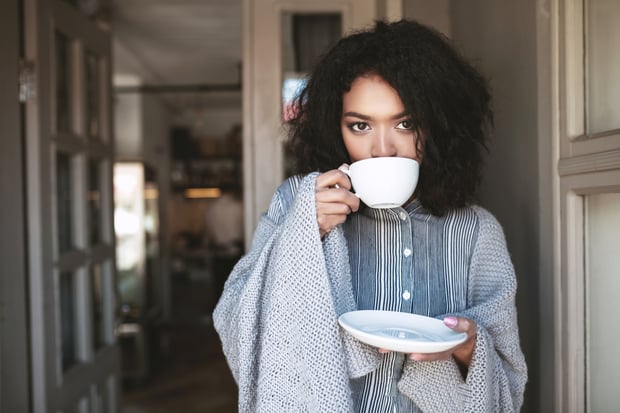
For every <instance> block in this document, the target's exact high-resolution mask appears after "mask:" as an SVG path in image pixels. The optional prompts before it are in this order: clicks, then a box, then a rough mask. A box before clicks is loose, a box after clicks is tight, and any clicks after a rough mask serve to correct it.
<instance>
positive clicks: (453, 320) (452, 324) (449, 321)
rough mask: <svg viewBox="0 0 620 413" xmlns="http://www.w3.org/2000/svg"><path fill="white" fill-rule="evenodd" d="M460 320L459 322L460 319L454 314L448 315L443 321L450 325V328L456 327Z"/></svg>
mask: <svg viewBox="0 0 620 413" xmlns="http://www.w3.org/2000/svg"><path fill="white" fill-rule="evenodd" d="M458 322H459V321H458V320H457V319H456V317H452V316H448V317H445V318H444V319H443V323H444V324H445V325H447V326H448V327H450V328H454V327H456V325H457V324H458Z"/></svg>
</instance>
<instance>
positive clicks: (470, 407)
mask: <svg viewBox="0 0 620 413" xmlns="http://www.w3.org/2000/svg"><path fill="white" fill-rule="evenodd" d="M489 101H490V96H489V93H488V90H487V86H486V83H485V81H484V79H483V78H482V77H481V76H480V74H479V73H478V72H477V71H476V70H475V69H474V68H473V67H472V66H470V65H469V64H468V63H467V62H466V61H464V60H463V59H462V58H461V57H460V56H459V55H458V53H457V52H456V51H455V50H454V49H453V48H452V47H451V46H450V45H449V44H448V42H447V41H446V40H445V39H444V38H443V37H442V36H441V35H440V34H438V33H436V32H435V31H433V30H431V29H429V28H427V27H424V26H422V25H420V24H418V23H415V22H407V21H401V22H398V23H392V24H386V23H381V22H379V23H377V24H376V26H375V27H374V28H373V29H372V30H369V31H365V32H360V33H356V34H353V35H351V36H348V37H346V38H344V39H342V40H341V41H340V42H339V43H338V44H337V45H336V46H335V47H334V48H333V49H332V50H331V51H329V52H328V53H327V54H326V55H325V56H324V58H323V59H322V60H321V61H320V62H319V64H318V65H317V67H316V69H315V70H314V72H313V73H312V75H311V77H310V79H309V82H308V84H307V86H306V87H305V89H304V90H303V91H302V92H301V94H300V95H299V97H298V99H297V100H296V106H295V108H296V112H295V117H294V119H293V120H292V122H291V124H290V135H291V143H292V148H293V150H294V153H295V158H296V161H297V167H298V170H299V172H300V175H297V176H295V177H292V178H289V179H288V180H287V181H286V182H285V183H283V184H282V185H281V186H280V188H278V190H277V191H276V194H275V195H274V198H273V200H272V203H271V205H270V208H269V211H268V212H267V214H266V215H265V216H263V218H262V220H261V223H260V224H259V227H258V228H257V231H256V233H255V238H254V241H253V245H252V247H251V249H250V252H249V253H248V255H247V256H246V257H244V258H243V259H242V260H241V261H240V262H239V263H238V264H237V266H236V267H235V270H234V271H233V273H232V274H231V277H230V279H229V281H228V282H227V285H226V290H225V293H224V295H223V297H222V300H221V301H220V303H219V304H218V308H217V309H216V313H215V320H216V328H217V329H218V332H219V333H220V336H221V337H222V341H223V344H224V350H225V353H226V356H227V359H228V361H229V364H230V366H231V368H232V370H233V373H234V375H235V378H236V379H237V383H238V384H239V390H240V393H239V396H240V401H239V408H240V411H287V412H288V411H317V412H324V411H338V412H339V411H356V412H373V413H374V412H418V411H437V412H452V411H455V412H460V411H472V412H481V411H488V412H497V411H518V410H519V409H520V407H521V404H522V401H523V391H524V386H525V382H526V379H527V372H526V366H525V362H524V358H523V354H522V352H521V349H520V346H519V338H518V331H517V325H516V310H515V305H514V295H515V290H516V280H515V276H514V271H513V268H512V264H511V262H510V258H509V255H508V252H507V250H506V245H505V240H504V236H503V233H502V230H501V227H500V226H499V224H498V223H497V221H496V220H495V219H494V218H493V216H492V215H491V214H489V213H488V212H487V211H485V210H484V209H482V208H481V207H478V206H475V205H474V204H473V203H472V201H473V198H474V193H475V190H476V188H477V185H478V183H479V181H480V176H481V169H482V161H483V154H484V152H485V150H486V139H487V127H488V126H489V124H490V122H491V110H490V107H489ZM379 156H382V157H386V156H399V157H406V158H412V159H415V160H417V161H418V162H419V163H420V178H419V183H418V186H417V189H416V192H415V193H414V196H413V197H412V199H411V200H410V201H408V202H407V203H405V205H403V206H402V207H400V208H391V209H372V208H368V207H366V206H365V205H363V204H360V201H359V199H358V198H357V197H356V196H355V195H354V194H353V193H352V192H351V191H350V189H351V184H350V181H349V179H348V177H347V176H346V175H345V174H344V173H343V172H342V171H341V170H339V169H338V168H339V167H342V166H343V164H350V163H352V162H355V161H357V160H362V159H367V158H371V157H379ZM345 167H346V165H345ZM353 309H360V310H361V309H372V310H391V311H401V312H410V313H415V314H421V315H425V316H432V317H439V318H442V319H443V321H444V324H445V325H446V326H447V327H449V328H452V329H454V330H455V331H458V332H464V333H466V334H467V340H466V341H465V342H464V343H462V344H461V345H459V346H457V347H455V348H452V349H450V350H448V351H445V352H441V353H434V354H402V353H395V352H389V351H385V350H383V349H374V348H371V347H369V346H366V345H363V344H361V343H359V342H357V341H355V340H354V339H352V338H351V337H349V336H348V335H347V334H346V333H344V332H342V331H340V330H339V329H338V326H337V321H336V320H337V316H338V315H340V314H342V313H343V312H345V311H350V310H353ZM278 388H280V389H283V390H278ZM278 409H280V410H278Z"/></svg>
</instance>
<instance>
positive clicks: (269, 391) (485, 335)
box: [214, 174, 527, 413]
mask: <svg viewBox="0 0 620 413" xmlns="http://www.w3.org/2000/svg"><path fill="white" fill-rule="evenodd" d="M316 176H317V174H311V175H309V176H306V177H305V178H303V180H301V181H299V178H291V179H289V181H287V182H286V183H285V185H289V186H293V187H296V186H297V185H299V187H298V188H297V189H296V190H293V191H292V193H291V194H289V195H285V196H290V197H291V198H290V199H288V198H287V199H283V198H282V193H285V192H286V191H282V188H283V187H284V185H283V186H282V187H281V188H280V189H279V190H278V192H276V195H275V196H274V199H273V200H272V204H271V206H270V211H271V210H272V208H275V209H281V210H282V211H280V214H274V215H281V216H282V217H283V218H282V219H281V220H278V221H277V222H274V221H272V220H271V219H270V218H269V217H268V216H263V217H262V218H261V221H260V223H259V225H258V227H257V229H256V232H255V235H254V239H253V243H252V246H251V248H250V250H249V252H248V254H247V255H246V256H245V257H244V258H243V259H241V260H240V262H239V263H238V264H237V266H236V267H235V269H234V270H233V272H232V274H231V275H230V277H229V279H228V281H227V283H226V286H225V289H224V293H223V294H222V297H221V299H220V301H219V303H218V305H217V307H216V310H215V312H214V322H215V327H216V330H217V331H218V333H219V335H220V338H221V340H222V345H223V349H224V353H225V355H226V358H227V361H228V363H229V366H230V368H231V370H232V372H233V376H234V378H235V380H236V381H237V384H238V386H239V412H241V413H244V412H259V413H262V412H274V413H275V412H277V413H282V412H317V413H318V412H321V413H323V412H350V411H352V410H353V402H352V400H351V390H350V387H349V379H350V378H356V377H360V376H363V375H365V374H368V373H369V372H371V371H373V370H374V369H375V368H376V366H377V365H378V362H379V357H380V356H379V355H378V353H377V351H376V349H373V348H370V347H369V346H366V345H364V344H362V343H360V342H359V341H357V340H355V339H353V338H352V337H351V336H350V335H348V334H347V333H345V332H343V331H342V330H341V329H340V328H339V326H338V324H337V317H338V316H339V315H340V314H342V313H344V312H346V311H350V310H354V309H355V302H354V298H353V297H354V296H353V292H352V289H351V276H350V269H349V261H348V256H347V247H346V241H345V238H344V234H343V232H342V229H341V228H336V229H335V230H333V231H331V232H330V233H329V235H328V236H327V238H326V239H325V241H324V242H321V240H320V238H319V230H318V224H317V220H316V209H315V194H314V191H315V184H316V182H315V181H316ZM293 193H294V195H293ZM475 211H476V212H477V216H478V219H479V222H480V231H479V234H478V239H477V241H476V245H475V248H474V252H473V256H472V258H471V265H470V279H469V285H468V292H469V296H468V302H469V305H468V310H466V311H464V312H463V313H462V314H461V315H463V316H466V317H469V318H472V319H474V320H475V321H476V322H477V323H478V337H477V342H476V347H475V350H474V355H473V359H472V363H471V366H470V368H469V374H468V376H467V378H466V379H465V380H463V378H462V376H461V374H460V371H459V369H458V367H457V365H456V363H455V362H454V360H448V361H438V362H416V361H407V362H406V365H405V368H404V371H403V376H402V377H401V378H400V380H399V383H398V388H399V390H400V391H401V392H403V393H404V394H405V395H406V396H407V397H409V398H411V399H412V400H413V401H414V403H415V404H416V405H417V406H418V407H419V408H420V410H421V411H424V412H510V411H518V410H519V409H520V406H521V404H522V401H523V391H524V386H525V381H526V377H527V372H526V367H525V362H524V359H523V355H522V353H521V350H520V347H519V338H518V331H517V326H516V314H515V310H514V294H515V290H516V281H515V277H514V270H513V268H512V264H511V262H510V258H509V256H508V252H507V250H506V247H505V240H504V237H503V233H502V231H501V227H500V226H499V224H498V223H497V222H496V221H495V219H494V218H493V217H492V216H491V215H490V214H489V213H488V212H486V211H485V210H484V209H482V208H477V207H476V208H475ZM269 215H271V214H269Z"/></svg>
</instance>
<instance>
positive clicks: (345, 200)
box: [316, 188, 360, 213]
mask: <svg viewBox="0 0 620 413" xmlns="http://www.w3.org/2000/svg"><path fill="white" fill-rule="evenodd" d="M316 202H317V210H318V205H319V204H325V206H327V205H328V204H334V205H335V204H342V205H346V206H347V207H348V209H349V210H350V211H349V212H355V211H357V210H358V209H359V207H360V199H359V198H358V197H357V196H355V195H354V194H353V193H352V192H350V191H349V190H347V189H343V188H330V189H324V190H320V191H318V192H317V193H316ZM338 212H340V210H339V209H335V213H338ZM347 213H348V212H347Z"/></svg>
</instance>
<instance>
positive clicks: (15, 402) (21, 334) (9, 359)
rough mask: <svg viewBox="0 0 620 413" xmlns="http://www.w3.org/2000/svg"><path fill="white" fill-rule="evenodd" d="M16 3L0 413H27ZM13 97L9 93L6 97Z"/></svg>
mask: <svg viewBox="0 0 620 413" xmlns="http://www.w3.org/2000/svg"><path fill="white" fill-rule="evenodd" d="M20 22H21V15H20V8H19V2H18V0H7V1H5V3H3V6H2V13H1V14H0V90H3V91H8V92H9V93H2V94H0V108H1V115H0V132H1V133H2V139H0V154H2V158H1V160H0V204H1V205H2V214H1V215H0V216H1V217H2V231H0V411H2V412H27V411H30V389H29V380H30V376H29V361H28V360H29V354H28V348H29V344H28V308H27V307H28V304H27V303H28V300H27V290H26V275H27V273H26V247H25V243H26V239H25V236H24V234H25V215H24V205H25V196H26V195H25V191H24V179H25V177H24V159H23V149H22V142H23V135H22V125H21V114H22V109H21V105H20V103H19V100H18V94H17V79H18V66H19V57H20V30H21V26H20ZM10 92H12V93H10Z"/></svg>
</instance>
